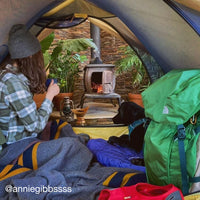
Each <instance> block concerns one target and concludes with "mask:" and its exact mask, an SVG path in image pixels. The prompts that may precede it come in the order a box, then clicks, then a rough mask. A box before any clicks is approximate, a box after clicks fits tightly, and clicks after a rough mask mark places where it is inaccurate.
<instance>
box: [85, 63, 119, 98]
mask: <svg viewBox="0 0 200 200" xmlns="http://www.w3.org/2000/svg"><path fill="white" fill-rule="evenodd" d="M84 81H85V87H86V92H87V93H98V94H109V93H113V92H114V88H115V73H114V65H111V64H90V65H87V66H86V68H85V75H84Z"/></svg>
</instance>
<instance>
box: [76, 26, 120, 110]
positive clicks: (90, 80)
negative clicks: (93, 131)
mask: <svg viewBox="0 0 200 200" xmlns="http://www.w3.org/2000/svg"><path fill="white" fill-rule="evenodd" d="M90 33H91V38H93V41H94V42H95V44H96V45H97V47H98V51H94V49H91V62H90V64H89V65H86V66H85V68H84V86H85V92H84V94H83V96H82V98H81V102H80V105H79V106H80V107H81V108H82V107H83V104H84V101H85V99H86V98H89V99H110V100H111V101H112V100H113V99H117V100H118V104H119V105H121V96H120V95H119V94H117V93H115V92H114V90H115V69H114V68H115V66H114V65H112V64H103V63H102V60H101V58H100V49H101V48H100V28H99V27H97V26H95V25H94V24H92V23H90ZM112 103H113V101H112ZM113 104H114V103H113ZM114 105H115V104H114Z"/></svg>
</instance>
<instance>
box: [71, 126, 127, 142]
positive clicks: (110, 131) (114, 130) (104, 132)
mask: <svg viewBox="0 0 200 200" xmlns="http://www.w3.org/2000/svg"><path fill="white" fill-rule="evenodd" d="M72 128H73V131H74V132H75V133H76V134H79V133H85V134H88V135H89V136H90V137H91V139H97V138H102V139H105V140H108V139H109V137H110V136H118V137H119V136H121V135H123V134H128V126H119V127H72Z"/></svg>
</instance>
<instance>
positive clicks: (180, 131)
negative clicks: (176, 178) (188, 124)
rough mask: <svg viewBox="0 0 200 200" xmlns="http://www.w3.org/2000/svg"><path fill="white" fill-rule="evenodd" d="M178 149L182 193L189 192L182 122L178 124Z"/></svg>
mask: <svg viewBox="0 0 200 200" xmlns="http://www.w3.org/2000/svg"><path fill="white" fill-rule="evenodd" d="M177 128H178V149H179V156H180V166H181V177H182V192H183V195H186V194H188V193H189V180H188V176H187V168H186V155H185V146H184V139H185V127H184V125H183V124H181V125H178V127H177Z"/></svg>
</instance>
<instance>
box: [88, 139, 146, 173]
mask: <svg viewBox="0 0 200 200" xmlns="http://www.w3.org/2000/svg"><path fill="white" fill-rule="evenodd" d="M87 147H88V148H89V149H90V151H91V152H92V153H93V154H94V156H95V157H96V159H97V160H98V162H100V163H101V164H102V165H104V166H110V167H122V168H131V169H135V170H139V171H141V172H145V167H144V166H140V165H134V164H133V163H132V162H131V160H132V159H133V158H143V157H144V156H143V151H141V152H140V153H137V152H135V151H134V150H133V149H129V148H125V147H120V146H117V145H116V146H115V145H111V144H109V143H108V142H107V141H106V140H103V139H91V140H89V142H88V143H87Z"/></svg>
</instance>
